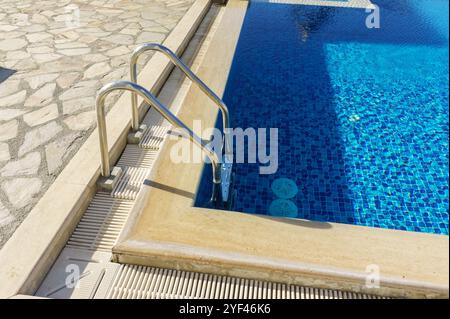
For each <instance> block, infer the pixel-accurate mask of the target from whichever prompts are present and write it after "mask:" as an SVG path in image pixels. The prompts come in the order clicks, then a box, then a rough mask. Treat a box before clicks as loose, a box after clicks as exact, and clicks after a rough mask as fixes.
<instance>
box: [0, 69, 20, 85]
mask: <svg viewBox="0 0 450 319" xmlns="http://www.w3.org/2000/svg"><path fill="white" fill-rule="evenodd" d="M16 72H17V71H16V70H11V69H6V68H2V67H0V84H2V82H3V81H5V80H6V79H7V78H9V77H10V76H11V75H13V74H14V73H16Z"/></svg>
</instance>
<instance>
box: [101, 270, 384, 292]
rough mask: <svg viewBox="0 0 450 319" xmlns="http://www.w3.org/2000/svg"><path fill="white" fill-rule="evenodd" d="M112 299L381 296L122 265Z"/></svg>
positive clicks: (114, 283) (115, 280)
mask: <svg viewBox="0 0 450 319" xmlns="http://www.w3.org/2000/svg"><path fill="white" fill-rule="evenodd" d="M106 298H110V299H160V298H191V299H204V298H210V299H212V298H214V299H227V298H230V299H237V298H238V299H275V298H276V299H379V298H380V297H377V296H372V295H366V294H357V293H350V292H344V291H337V290H329V289H319V288H309V287H302V286H295V285H286V284H280V283H273V282H266V281H259V280H250V279H242V278H235V277H227V276H218V275H211V274H204V273H196V272H186V271H179V270H174V269H160V268H153V267H145V266H136V265H126V264H123V265H120V268H119V270H118V272H117V275H116V277H115V279H114V282H113V285H112V287H111V289H110V291H109V292H108V293H107V296H106Z"/></svg>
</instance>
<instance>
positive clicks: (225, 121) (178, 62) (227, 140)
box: [130, 43, 232, 160]
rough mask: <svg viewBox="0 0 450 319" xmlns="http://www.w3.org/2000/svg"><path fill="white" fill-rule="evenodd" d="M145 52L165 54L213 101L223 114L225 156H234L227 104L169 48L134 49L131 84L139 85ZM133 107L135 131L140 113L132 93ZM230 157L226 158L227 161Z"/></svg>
mask: <svg viewBox="0 0 450 319" xmlns="http://www.w3.org/2000/svg"><path fill="white" fill-rule="evenodd" d="M145 51H157V52H161V53H163V54H165V55H166V56H167V57H168V58H169V59H170V61H171V62H172V63H173V64H175V65H176V66H177V67H179V68H180V70H181V71H183V73H184V74H185V75H186V76H187V77H188V78H189V79H190V80H191V81H192V82H194V83H196V84H197V85H198V86H199V87H200V89H201V90H202V91H203V92H204V93H205V94H206V95H207V96H208V97H209V98H210V99H211V100H213V102H214V103H215V104H216V105H217V106H218V107H219V109H220V110H221V112H222V120H223V134H224V140H225V154H226V155H229V154H232V148H231V140H230V135H229V130H228V129H229V128H230V116H229V113H228V108H227V106H226V105H225V103H224V102H223V101H222V100H221V99H220V98H219V97H218V96H217V95H216V94H215V93H214V92H213V91H212V90H211V89H210V88H209V87H208V86H207V85H206V84H205V83H204V82H203V81H202V80H200V79H199V78H198V77H197V76H196V75H195V74H194V73H193V72H192V71H191V70H190V69H189V67H188V66H187V65H186V64H184V63H183V62H182V61H181V60H180V59H179V58H178V57H177V56H176V54H175V53H173V52H172V51H171V50H170V49H169V48H167V47H165V46H163V45H161V44H158V43H144V44H141V45H140V46H138V47H137V48H136V49H134V51H133V54H132V55H131V62H130V78H131V82H134V83H137V71H136V64H137V60H138V59H139V56H140V55H141V54H142V53H144V52H145ZM131 107H132V115H133V120H132V122H133V123H132V127H133V129H135V130H136V129H137V128H138V127H139V113H138V108H137V95H136V94H133V93H131ZM227 158H228V157H225V160H226V159H227Z"/></svg>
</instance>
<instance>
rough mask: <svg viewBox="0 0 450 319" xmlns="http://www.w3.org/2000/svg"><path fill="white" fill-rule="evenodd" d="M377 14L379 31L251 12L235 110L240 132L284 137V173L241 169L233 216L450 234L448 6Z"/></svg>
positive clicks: (437, 1) (358, 23)
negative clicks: (255, 130)
mask: <svg viewBox="0 0 450 319" xmlns="http://www.w3.org/2000/svg"><path fill="white" fill-rule="evenodd" d="M372 2H373V3H375V4H377V5H378V6H379V7H380V18H381V20H380V23H381V25H380V28H379V29H378V28H373V29H368V28H366V26H365V21H366V18H367V16H368V13H366V12H365V10H364V9H355V8H342V7H339V8H337V7H320V6H310V5H307V6H304V5H293V4H280V3H277V4H272V3H268V2H266V1H251V2H250V4H249V7H248V10H247V13H246V17H245V20H244V25H243V28H242V30H241V34H240V37H239V42H238V46H237V49H236V52H235V56H234V60H233V64H232V68H231V72H230V75H229V78H228V82H227V86H226V91H225V94H224V101H225V102H226V103H227V105H228V107H229V109H230V115H231V123H232V126H233V127H241V128H244V129H245V128H247V127H253V128H270V127H274V128H278V138H279V145H278V148H279V157H278V170H277V172H276V173H275V174H271V175H260V174H259V165H258V164H235V171H236V178H235V185H234V188H235V190H236V200H235V203H234V207H233V210H235V211H240V212H246V213H254V214H263V215H272V216H281V217H282V216H285V217H294V218H302V219H309V220H316V221H325V222H337V223H347V224H355V225H365V226H372V227H382V228H391V229H399V230H408V231H418V232H429V233H437V234H448V222H449V219H448V217H449V216H448V209H449V206H448V195H449V194H448V177H449V175H448V163H449V160H448V150H449V149H448V127H449V126H448V124H449V123H448V118H449V116H448V102H449V101H448V98H449V95H448V94H449V83H448V72H449V69H448V54H449V51H448V19H449V17H448V1H445V0H430V1H420V0H408V1H406V0H403V1H384V0H383V1H382V0H379V1H372ZM219 122H220V121H219ZM207 172H208V170H205V173H204V175H206V174H207ZM203 180H204V181H207V182H202V183H201V186H200V191H199V195H198V196H197V200H196V205H197V206H198V205H200V204H201V203H204V202H205V198H204V194H207V193H208V192H207V191H203V190H204V189H206V188H208V190H209V186H208V182H210V179H209V178H207V177H206V176H204V178H203ZM280 190H281V191H280ZM283 190H284V193H283ZM288 193H290V194H288ZM286 194H287V195H286ZM285 195H286V196H285Z"/></svg>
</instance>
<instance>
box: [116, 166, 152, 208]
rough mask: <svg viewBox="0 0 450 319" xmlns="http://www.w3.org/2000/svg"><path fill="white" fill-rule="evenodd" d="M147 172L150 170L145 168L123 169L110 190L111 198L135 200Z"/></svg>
mask: <svg viewBox="0 0 450 319" xmlns="http://www.w3.org/2000/svg"><path fill="white" fill-rule="evenodd" d="M149 172H150V170H149V169H146V168H138V167H123V172H122V175H121V176H120V178H119V180H118V182H117V185H116V186H115V187H114V189H113V190H112V192H111V197H114V198H120V199H129V200H134V199H136V196H137V194H138V193H139V190H140V189H141V187H142V184H143V183H144V181H145V178H146V177H147V175H148V173H149Z"/></svg>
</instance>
